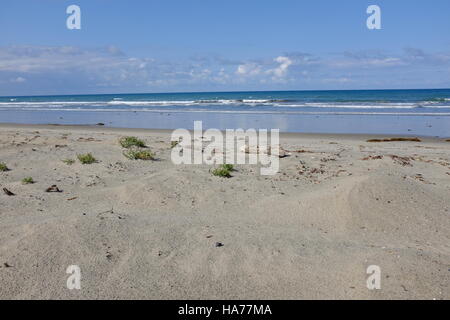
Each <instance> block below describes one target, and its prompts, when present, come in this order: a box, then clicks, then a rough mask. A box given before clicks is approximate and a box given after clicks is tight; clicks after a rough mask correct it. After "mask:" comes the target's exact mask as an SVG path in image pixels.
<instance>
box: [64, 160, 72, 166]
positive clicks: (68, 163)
mask: <svg viewBox="0 0 450 320" xmlns="http://www.w3.org/2000/svg"><path fill="white" fill-rule="evenodd" d="M62 162H64V163H65V164H67V165H69V166H71V165H73V164H74V163H75V160H73V159H64V160H62Z"/></svg>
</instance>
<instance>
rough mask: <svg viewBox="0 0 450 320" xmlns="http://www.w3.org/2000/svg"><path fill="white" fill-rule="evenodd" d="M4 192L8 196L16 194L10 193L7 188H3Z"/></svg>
mask: <svg viewBox="0 0 450 320" xmlns="http://www.w3.org/2000/svg"><path fill="white" fill-rule="evenodd" d="M3 192H4V193H5V194H6V195H7V196H15V194H14V193H12V192H11V191H9V190H8V189H6V188H3Z"/></svg>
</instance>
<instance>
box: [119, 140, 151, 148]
mask: <svg viewBox="0 0 450 320" xmlns="http://www.w3.org/2000/svg"><path fill="white" fill-rule="evenodd" d="M119 143H120V145H121V146H122V147H123V148H127V149H128V148H131V147H138V148H145V142H144V141H142V140H140V139H138V138H137V137H123V138H120V140H119Z"/></svg>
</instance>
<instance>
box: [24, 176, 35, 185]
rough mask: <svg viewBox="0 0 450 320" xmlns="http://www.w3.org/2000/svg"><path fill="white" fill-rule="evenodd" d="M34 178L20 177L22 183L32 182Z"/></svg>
mask: <svg viewBox="0 0 450 320" xmlns="http://www.w3.org/2000/svg"><path fill="white" fill-rule="evenodd" d="M33 183H34V180H33V178H32V177H26V178H23V179H22V184H33Z"/></svg>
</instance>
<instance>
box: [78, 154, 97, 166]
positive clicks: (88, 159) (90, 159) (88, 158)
mask: <svg viewBox="0 0 450 320" xmlns="http://www.w3.org/2000/svg"><path fill="white" fill-rule="evenodd" d="M77 157H78V160H80V162H81V163H82V164H91V163H94V162H97V159H95V158H94V156H93V155H92V154H90V153H86V154H79V155H77Z"/></svg>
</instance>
